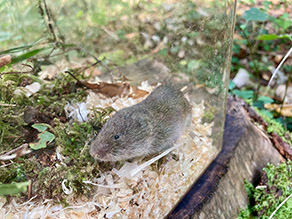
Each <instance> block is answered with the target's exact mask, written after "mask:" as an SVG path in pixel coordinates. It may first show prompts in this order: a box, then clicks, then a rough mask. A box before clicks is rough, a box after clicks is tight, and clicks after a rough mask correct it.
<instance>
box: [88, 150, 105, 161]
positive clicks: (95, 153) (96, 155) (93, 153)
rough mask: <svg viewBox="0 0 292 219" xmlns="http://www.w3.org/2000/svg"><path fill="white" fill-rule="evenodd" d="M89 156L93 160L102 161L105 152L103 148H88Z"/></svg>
mask: <svg viewBox="0 0 292 219" xmlns="http://www.w3.org/2000/svg"><path fill="white" fill-rule="evenodd" d="M90 155H91V156H92V157H93V158H94V159H103V158H104V157H105V155H106V150H104V149H103V148H97V149H95V148H93V147H91V148H90Z"/></svg>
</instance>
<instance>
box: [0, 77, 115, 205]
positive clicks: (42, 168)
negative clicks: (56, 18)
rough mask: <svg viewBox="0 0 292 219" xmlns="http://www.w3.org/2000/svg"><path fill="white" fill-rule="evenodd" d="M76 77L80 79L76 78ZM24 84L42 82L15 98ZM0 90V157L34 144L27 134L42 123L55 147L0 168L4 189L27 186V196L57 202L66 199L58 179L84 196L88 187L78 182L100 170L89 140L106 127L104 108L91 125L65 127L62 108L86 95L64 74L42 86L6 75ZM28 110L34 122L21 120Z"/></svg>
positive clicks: (34, 133)
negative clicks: (36, 89)
mask: <svg viewBox="0 0 292 219" xmlns="http://www.w3.org/2000/svg"><path fill="white" fill-rule="evenodd" d="M77 77H79V78H80V79H84V76H82V75H81V74H80V75H77ZM25 79H27V80H29V81H38V82H41V84H42V88H41V89H40V91H39V92H37V93H35V94H33V95H32V96H30V97H26V96H25V95H22V96H18V95H15V94H14V93H13V92H14V90H15V89H16V88H17V87H19V86H21V85H20V83H22V82H23V81H24V80H25ZM7 84H9V86H7ZM0 89H1V90H2V91H3V92H2V93H1V104H2V105H3V106H0V117H1V118H0V121H1V124H0V127H1V138H0V147H1V148H0V151H1V152H8V151H10V150H11V149H13V148H15V147H17V146H19V145H21V144H23V143H25V142H33V141H35V140H36V138H37V134H38V132H37V131H36V130H34V129H33V128H31V123H47V124H49V125H50V126H51V127H52V128H51V130H50V131H51V132H53V134H54V135H55V141H54V142H52V143H50V144H48V145H47V147H46V148H45V149H42V150H39V151H33V152H32V153H31V154H28V155H26V156H23V157H19V158H17V159H15V160H14V161H13V163H11V164H10V165H9V166H6V167H5V168H0V182H1V183H4V184H9V183H13V182H23V181H28V180H31V181H32V185H33V186H32V195H38V197H43V198H53V197H54V198H55V200H59V201H61V200H64V199H65V197H64V195H63V194H64V193H63V192H62V186H61V183H62V181H63V179H67V180H68V184H69V183H70V186H71V187H72V189H73V192H74V193H75V194H77V195H79V194H83V195H89V194H90V191H91V188H90V185H86V184H84V183H82V181H83V180H87V179H89V178H92V177H94V176H98V169H99V168H98V164H97V163H96V162H95V161H94V160H93V158H92V157H91V156H90V155H89V150H88V144H89V139H91V138H92V137H93V135H94V133H96V132H97V131H98V129H100V127H101V126H102V124H103V123H104V122H105V119H104V118H105V117H106V116H108V115H109V114H110V113H111V112H112V110H111V109H107V108H106V109H104V110H100V111H95V113H94V119H93V120H91V122H84V123H80V122H74V123H71V122H69V121H68V120H67V118H66V116H65V112H64V107H65V105H66V103H67V102H71V101H73V102H75V101H82V100H84V99H85V97H86V96H87V91H86V89H84V88H81V87H78V85H77V82H76V80H75V79H73V78H72V77H71V76H70V75H66V74H59V75H58V76H57V78H55V79H54V80H52V81H47V82H43V81H40V80H38V78H37V77H35V76H32V75H23V74H11V75H10V74H7V75H3V76H2V78H1V79H0ZM5 104H7V105H5ZM9 104H11V105H9ZM28 107H29V108H28ZM27 109H29V111H35V113H34V114H32V115H31V117H33V118H30V117H29V116H24V115H25V114H27V112H26V110H27ZM27 117H29V118H30V119H29V118H27ZM25 120H26V121H25ZM92 121H94V122H92ZM56 149H57V150H58V151H59V152H60V154H62V156H63V157H64V160H63V163H62V164H60V161H58V160H57V159H56Z"/></svg>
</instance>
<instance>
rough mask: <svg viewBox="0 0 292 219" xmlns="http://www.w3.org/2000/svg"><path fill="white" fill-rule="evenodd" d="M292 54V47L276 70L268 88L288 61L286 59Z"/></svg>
mask: <svg viewBox="0 0 292 219" xmlns="http://www.w3.org/2000/svg"><path fill="white" fill-rule="evenodd" d="M291 53H292V47H291V48H290V49H289V51H288V52H287V54H286V55H285V57H284V58H283V59H282V61H281V62H280V64H279V65H278V67H277V68H276V70H275V71H274V73H273V75H272V77H271V79H270V81H269V83H268V86H270V85H271V82H272V81H273V79H274V77H275V76H276V74H277V73H278V71H279V69H280V68H281V67H282V65H283V64H284V62H285V61H286V59H287V58H288V57H289V55H290V54H291Z"/></svg>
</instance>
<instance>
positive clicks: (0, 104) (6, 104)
mask: <svg viewBox="0 0 292 219" xmlns="http://www.w3.org/2000/svg"><path fill="white" fill-rule="evenodd" d="M0 106H16V104H8V103H0Z"/></svg>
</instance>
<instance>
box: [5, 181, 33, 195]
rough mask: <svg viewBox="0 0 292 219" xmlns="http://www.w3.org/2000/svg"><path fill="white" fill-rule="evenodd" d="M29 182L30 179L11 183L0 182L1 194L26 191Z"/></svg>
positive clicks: (15, 193)
mask: <svg viewBox="0 0 292 219" xmlns="http://www.w3.org/2000/svg"><path fill="white" fill-rule="evenodd" d="M29 183H30V182H29V181H26V182H21V183H11V184H1V183H0V195H17V194H19V193H21V192H26V191H27V187H28V185H29Z"/></svg>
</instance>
